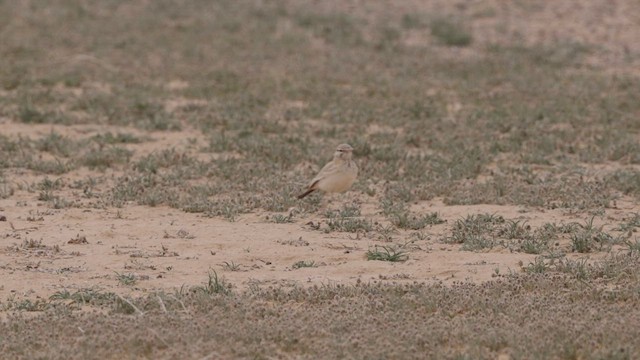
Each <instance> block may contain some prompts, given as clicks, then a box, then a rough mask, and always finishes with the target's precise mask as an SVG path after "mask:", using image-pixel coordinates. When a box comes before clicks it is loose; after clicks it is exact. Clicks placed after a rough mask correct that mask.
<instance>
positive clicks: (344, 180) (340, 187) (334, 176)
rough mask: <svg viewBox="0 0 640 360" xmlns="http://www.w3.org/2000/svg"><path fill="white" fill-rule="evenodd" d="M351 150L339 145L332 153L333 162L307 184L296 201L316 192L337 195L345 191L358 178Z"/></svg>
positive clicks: (349, 147)
mask: <svg viewBox="0 0 640 360" xmlns="http://www.w3.org/2000/svg"><path fill="white" fill-rule="evenodd" d="M352 155H353V148H352V147H351V145H349V144H340V145H338V147H337V148H336V152H334V153H333V160H331V161H330V162H328V163H327V165H325V166H324V167H323V168H322V170H320V172H319V173H318V175H316V177H314V178H313V180H311V181H310V182H309V185H307V190H306V191H305V192H304V193H302V194H300V195H298V199H302V198H304V197H305V196H307V195H309V194H311V193H312V192H314V191H316V190H322V191H324V192H331V193H338V192H345V191H347V190H348V189H349V188H350V187H351V185H353V183H354V182H355V181H356V178H357V177H358V166H357V165H356V163H355V161H353V160H352Z"/></svg>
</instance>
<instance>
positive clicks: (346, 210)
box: [324, 204, 360, 219]
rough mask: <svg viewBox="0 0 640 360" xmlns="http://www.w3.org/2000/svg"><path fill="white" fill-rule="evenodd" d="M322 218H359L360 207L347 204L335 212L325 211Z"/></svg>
mask: <svg viewBox="0 0 640 360" xmlns="http://www.w3.org/2000/svg"><path fill="white" fill-rule="evenodd" d="M324 216H325V217H326V218H329V219H335V218H340V219H346V218H353V217H357V216H360V206H359V205H356V204H347V205H344V206H343V207H342V208H341V209H339V210H337V211H333V210H327V211H326V212H325V214H324Z"/></svg>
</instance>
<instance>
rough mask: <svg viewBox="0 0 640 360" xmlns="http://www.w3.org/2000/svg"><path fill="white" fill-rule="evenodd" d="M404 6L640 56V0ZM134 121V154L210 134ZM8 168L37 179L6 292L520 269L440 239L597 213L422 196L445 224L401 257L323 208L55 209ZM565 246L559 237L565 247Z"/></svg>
mask: <svg viewBox="0 0 640 360" xmlns="http://www.w3.org/2000/svg"><path fill="white" fill-rule="evenodd" d="M357 4H360V3H357ZM364 4H365V3H361V4H360V5H361V6H364ZM367 4H368V3H367ZM384 4H385V5H384V6H392V7H393V6H395V5H391V4H387V3H384ZM443 4H446V6H445V5H443ZM549 4H551V3H549ZM612 4H615V5H616V6H613V5H612ZM547 5H548V4H547ZM372 6H373V5H372ZM397 6H398V7H400V8H401V9H400V10H401V11H400V13H405V12H407V11H410V10H412V9H414V8H415V7H419V8H420V9H421V10H422V12H423V13H430V10H433V9H436V8H437V9H438V10H439V12H441V13H444V14H446V13H449V12H450V13H462V14H463V15H464V16H465V17H468V18H471V19H474V21H473V22H472V23H471V24H472V30H473V33H474V34H477V35H478V36H477V38H476V39H475V41H476V42H477V44H479V45H478V46H481V45H483V44H486V43H498V44H499V43H502V42H504V43H513V41H514V39H515V40H517V41H518V42H520V41H522V43H523V44H525V45H532V44H538V43H545V42H546V41H549V40H555V41H564V40H566V41H567V43H571V42H581V43H584V44H586V45H593V44H598V48H597V49H598V51H593V52H591V53H590V54H589V55H588V61H587V64H589V65H590V66H595V67H605V68H608V69H610V70H611V71H619V70H620V69H622V70H624V71H625V72H627V73H629V72H630V73H633V74H637V72H636V71H637V69H638V68H637V66H636V65H637V59H639V58H638V57H635V56H631V55H634V54H637V53H638V51H640V50H639V48H638V46H640V45H639V44H640V42H638V41H637V39H638V31H639V30H638V29H640V28H639V27H638V26H633V24H634V23H635V24H637V22H638V19H637V13H638V12H637V11H634V10H635V9H636V7H637V6H638V5H637V4H636V3H635V2H633V1H626V2H625V1H622V2H615V3H613V2H608V1H591V2H586V3H580V4H579V5H577V3H576V2H575V1H559V2H554V6H545V4H541V3H538V2H512V3H503V2H500V1H485V2H482V1H480V2H479V1H472V2H456V3H454V2H440V1H434V2H430V3H428V4H427V3H424V2H404V3H402V4H400V5H397ZM372 13H375V11H372ZM382 13H383V14H386V12H382ZM505 19H506V22H505ZM511 20H512V21H511ZM416 31H417V30H416ZM413 35H416V34H413ZM413 35H412V34H411V33H409V34H408V35H407V39H404V40H405V41H407V42H408V43H411V42H412V41H418V42H419V41H423V40H424V39H422V38H421V37H419V36H417V35H416V36H414V37H412V36H413ZM468 51H470V52H472V51H473V50H472V49H469V50H468ZM456 54H457V53H456ZM603 54H604V55H603ZM168 86H169V87H178V88H180V87H184V86H185V85H184V84H181V83H172V84H170V85H168ZM181 104H182V103H181V102H180V100H179V99H178V100H176V101H175V102H174V103H170V104H167V110H168V111H172V110H173V108H175V107H176V106H181ZM0 126H1V127H2V130H1V134H3V135H6V136H26V137H32V138H39V137H42V136H44V135H46V134H47V133H49V132H50V131H53V130H55V131H56V132H58V133H60V134H62V135H65V136H69V137H71V138H79V137H90V136H92V135H93V134H96V133H100V132H106V131H113V132H116V131H117V128H110V127H105V126H98V125H82V126H72V127H64V126H52V125H25V124H19V123H16V122H13V121H12V120H11V119H7V118H0ZM126 131H127V132H128V133H133V134H134V135H140V136H143V137H150V138H151V140H152V141H148V142H143V143H141V144H129V145H127V146H126V147H127V148H129V149H131V150H134V151H135V156H136V157H139V156H144V155H146V154H149V153H150V152H152V151H156V150H159V149H166V148H172V147H174V148H179V149H185V148H188V147H189V146H192V145H189V144H190V143H191V144H193V141H190V139H195V141H196V142H198V141H200V140H201V139H200V137H201V134H200V133H199V132H196V131H189V130H188V129H187V130H185V131H182V132H158V133H142V132H141V133H139V134H136V131H135V130H134V129H126ZM207 156H211V155H207ZM4 175H5V177H6V178H7V179H8V181H10V182H12V183H14V184H23V185H25V186H24V187H23V189H19V190H16V193H15V194H14V195H12V196H11V197H9V198H8V199H2V200H0V215H4V216H5V217H6V221H0V277H1V278H2V282H1V283H0V299H6V298H7V297H9V296H12V295H18V296H31V295H38V296H43V297H46V296H49V295H51V294H52V293H54V292H56V291H61V290H63V289H68V290H70V291H73V290H75V289H79V288H87V287H99V288H102V289H104V290H110V291H115V292H119V293H130V292H145V291H151V290H152V289H165V290H171V289H175V288H179V287H181V286H183V285H186V286H192V285H198V284H202V283H203V282H204V281H205V280H206V279H207V274H208V272H209V271H210V269H213V270H215V271H217V272H218V274H220V275H222V276H223V277H224V278H225V279H226V280H227V281H229V282H230V283H231V284H233V286H235V287H236V288H246V287H248V286H251V285H252V284H257V285H265V286H268V285H276V284H285V285H286V284H291V285H304V284H332V283H353V282H355V281H358V280H361V281H397V282H412V281H428V282H433V281H445V282H451V281H462V280H470V281H483V280H488V279H491V278H492V277H493V276H495V275H497V274H505V273H508V272H509V271H521V268H522V265H525V266H526V265H527V264H528V263H529V262H531V261H533V259H534V258H535V256H536V255H527V254H523V253H515V252H510V251H509V250H508V249H505V248H502V247H499V248H495V249H493V250H491V251H488V252H479V253H475V252H466V251H460V245H449V244H445V243H443V242H442V241H441V240H442V238H443V237H444V236H446V235H447V234H449V233H450V229H451V226H452V224H453V223H454V222H455V220H456V219H459V218H461V217H464V216H466V215H468V214H473V213H495V214H497V215H502V216H504V217H505V218H508V219H522V220H526V221H528V223H529V224H530V225H532V226H539V225H541V224H543V223H545V222H556V223H560V222H571V221H578V222H584V219H585V218H588V217H589V216H588V215H585V214H579V215H577V214H572V213H571V212H570V211H569V210H566V209H564V210H561V209H556V210H545V209H531V208H523V207H517V206H489V205H480V206H444V205H443V204H442V202H441V201H439V200H438V199H436V200H434V201H431V202H422V203H419V204H415V206H414V208H413V210H414V211H420V212H433V211H436V212H438V213H440V214H441V217H442V218H443V219H445V220H446V221H447V222H446V223H444V224H441V225H437V226H433V227H429V228H427V229H425V230H424V231H423V233H424V235H425V236H426V238H425V239H424V240H418V241H416V242H415V243H413V244H412V245H411V251H410V253H409V260H408V261H406V262H398V263H390V262H381V261H367V260H366V258H365V253H366V251H367V250H369V249H371V248H373V247H375V246H376V245H378V246H381V245H385V242H384V241H381V240H380V239H378V238H376V236H377V235H376V234H375V233H369V234H350V233H338V232H333V233H328V234H327V233H323V232H321V231H317V230H314V229H313V228H312V227H311V226H310V225H308V224H309V222H313V223H316V224H317V223H318V222H321V221H326V219H324V218H323V217H322V215H320V213H318V214H311V215H310V214H301V215H298V216H296V217H295V218H294V222H293V223H288V224H275V223H273V222H271V221H269V220H268V219H267V217H268V216H273V215H274V214H269V213H253V214H245V215H242V216H240V217H239V218H238V219H237V221H235V222H228V221H226V220H224V219H220V218H209V217H204V216H202V215H199V214H190V213H184V212H182V211H180V210H178V209H171V208H167V207H155V208H152V207H143V206H134V205H126V206H124V207H123V208H107V209H96V208H92V207H72V208H66V209H60V210H56V209H51V208H50V206H49V205H48V204H46V203H44V202H42V201H38V191H35V190H33V189H31V190H30V189H29V186H28V184H32V183H34V182H37V181H41V180H42V179H43V178H44V177H45V176H41V175H38V176H36V175H33V174H32V173H31V172H28V171H23V170H7V171H5V173H4ZM117 175H118V174H117V172H113V170H107V171H106V172H103V173H100V172H91V171H89V170H87V169H85V168H81V169H79V170H75V171H73V172H71V173H68V174H65V175H62V176H61V178H62V179H63V181H64V182H66V183H71V182H72V181H73V180H77V179H84V178H86V177H87V176H99V177H102V178H105V179H107V180H106V181H109V179H113V177H115V176H117ZM51 178H56V177H51ZM64 191H66V192H67V194H66V195H68V196H69V197H70V198H80V197H81V196H80V195H81V194H77V193H74V191H76V192H80V193H81V190H70V189H68V188H67V187H65V190H64ZM348 197H349V198H355V199H358V200H359V201H362V202H363V207H362V208H363V214H362V215H363V216H364V217H365V218H367V219H371V220H372V221H384V219H383V217H382V216H381V215H380V214H378V211H379V210H378V209H377V208H376V207H375V203H374V201H373V200H370V199H369V198H368V197H367V196H366V195H363V194H355V193H351V194H349V195H348ZM335 199H336V201H334V202H331V203H329V205H328V206H329V207H332V208H338V207H339V202H340V201H342V200H343V199H341V198H340V197H338V198H335ZM83 201H90V200H83ZM639 211H640V205H639V204H638V203H637V201H633V200H631V199H624V198H623V199H619V200H618V201H617V202H616V205H615V207H614V208H612V209H606V215H605V216H604V217H603V218H597V219H596V220H597V221H601V222H603V224H604V225H605V226H609V227H613V226H614V225H616V224H617V223H619V222H620V221H622V219H623V218H624V217H625V216H627V215H628V214H630V213H634V212H639ZM599 219H600V220H599ZM602 219H604V220H602ZM409 234H410V232H402V233H398V234H394V235H393V237H394V242H396V243H397V242H403V241H409V240H410V239H411V238H410V236H409ZM72 239H79V240H80V241H77V242H81V243H79V244H74V243H69V242H70V241H71V240H72ZM82 239H86V243H82V241H81V240H82ZM29 241H32V242H35V243H37V242H38V241H41V244H38V246H37V247H32V248H25V247H24V246H23V245H22V244H23V243H25V242H29ZM72 242H73V241H72ZM35 243H34V244H35ZM566 245H567V244H560V245H559V246H561V247H563V246H564V247H565V250H566ZM569 256H578V255H575V254H570V255H569ZM580 256H584V257H594V256H598V255H593V254H587V255H580ZM298 261H313V262H314V264H315V265H317V266H316V267H311V268H301V269H293V268H292V266H293V264H294V263H296V262H298ZM225 264H231V265H237V266H235V267H236V269H235V271H230V270H229V266H225ZM129 273H132V274H135V275H136V279H137V281H136V283H135V285H133V286H127V285H123V284H120V283H119V282H118V279H117V278H118V274H129Z"/></svg>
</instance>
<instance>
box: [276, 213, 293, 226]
mask: <svg viewBox="0 0 640 360" xmlns="http://www.w3.org/2000/svg"><path fill="white" fill-rule="evenodd" d="M271 221H273V222H274V223H276V224H286V223H292V222H293V217H292V216H291V214H289V215H282V214H275V215H273V216H272V217H271Z"/></svg>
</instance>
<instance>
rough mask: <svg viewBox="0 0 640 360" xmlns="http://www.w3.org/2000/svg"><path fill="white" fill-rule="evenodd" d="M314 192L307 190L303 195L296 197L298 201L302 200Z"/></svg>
mask: <svg viewBox="0 0 640 360" xmlns="http://www.w3.org/2000/svg"><path fill="white" fill-rule="evenodd" d="M314 191H316V189H309V190H307V191H305V192H304V193H303V194H300V195H298V199H302V198H303V197H305V196H307V195H309V194H311V193H312V192H314Z"/></svg>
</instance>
